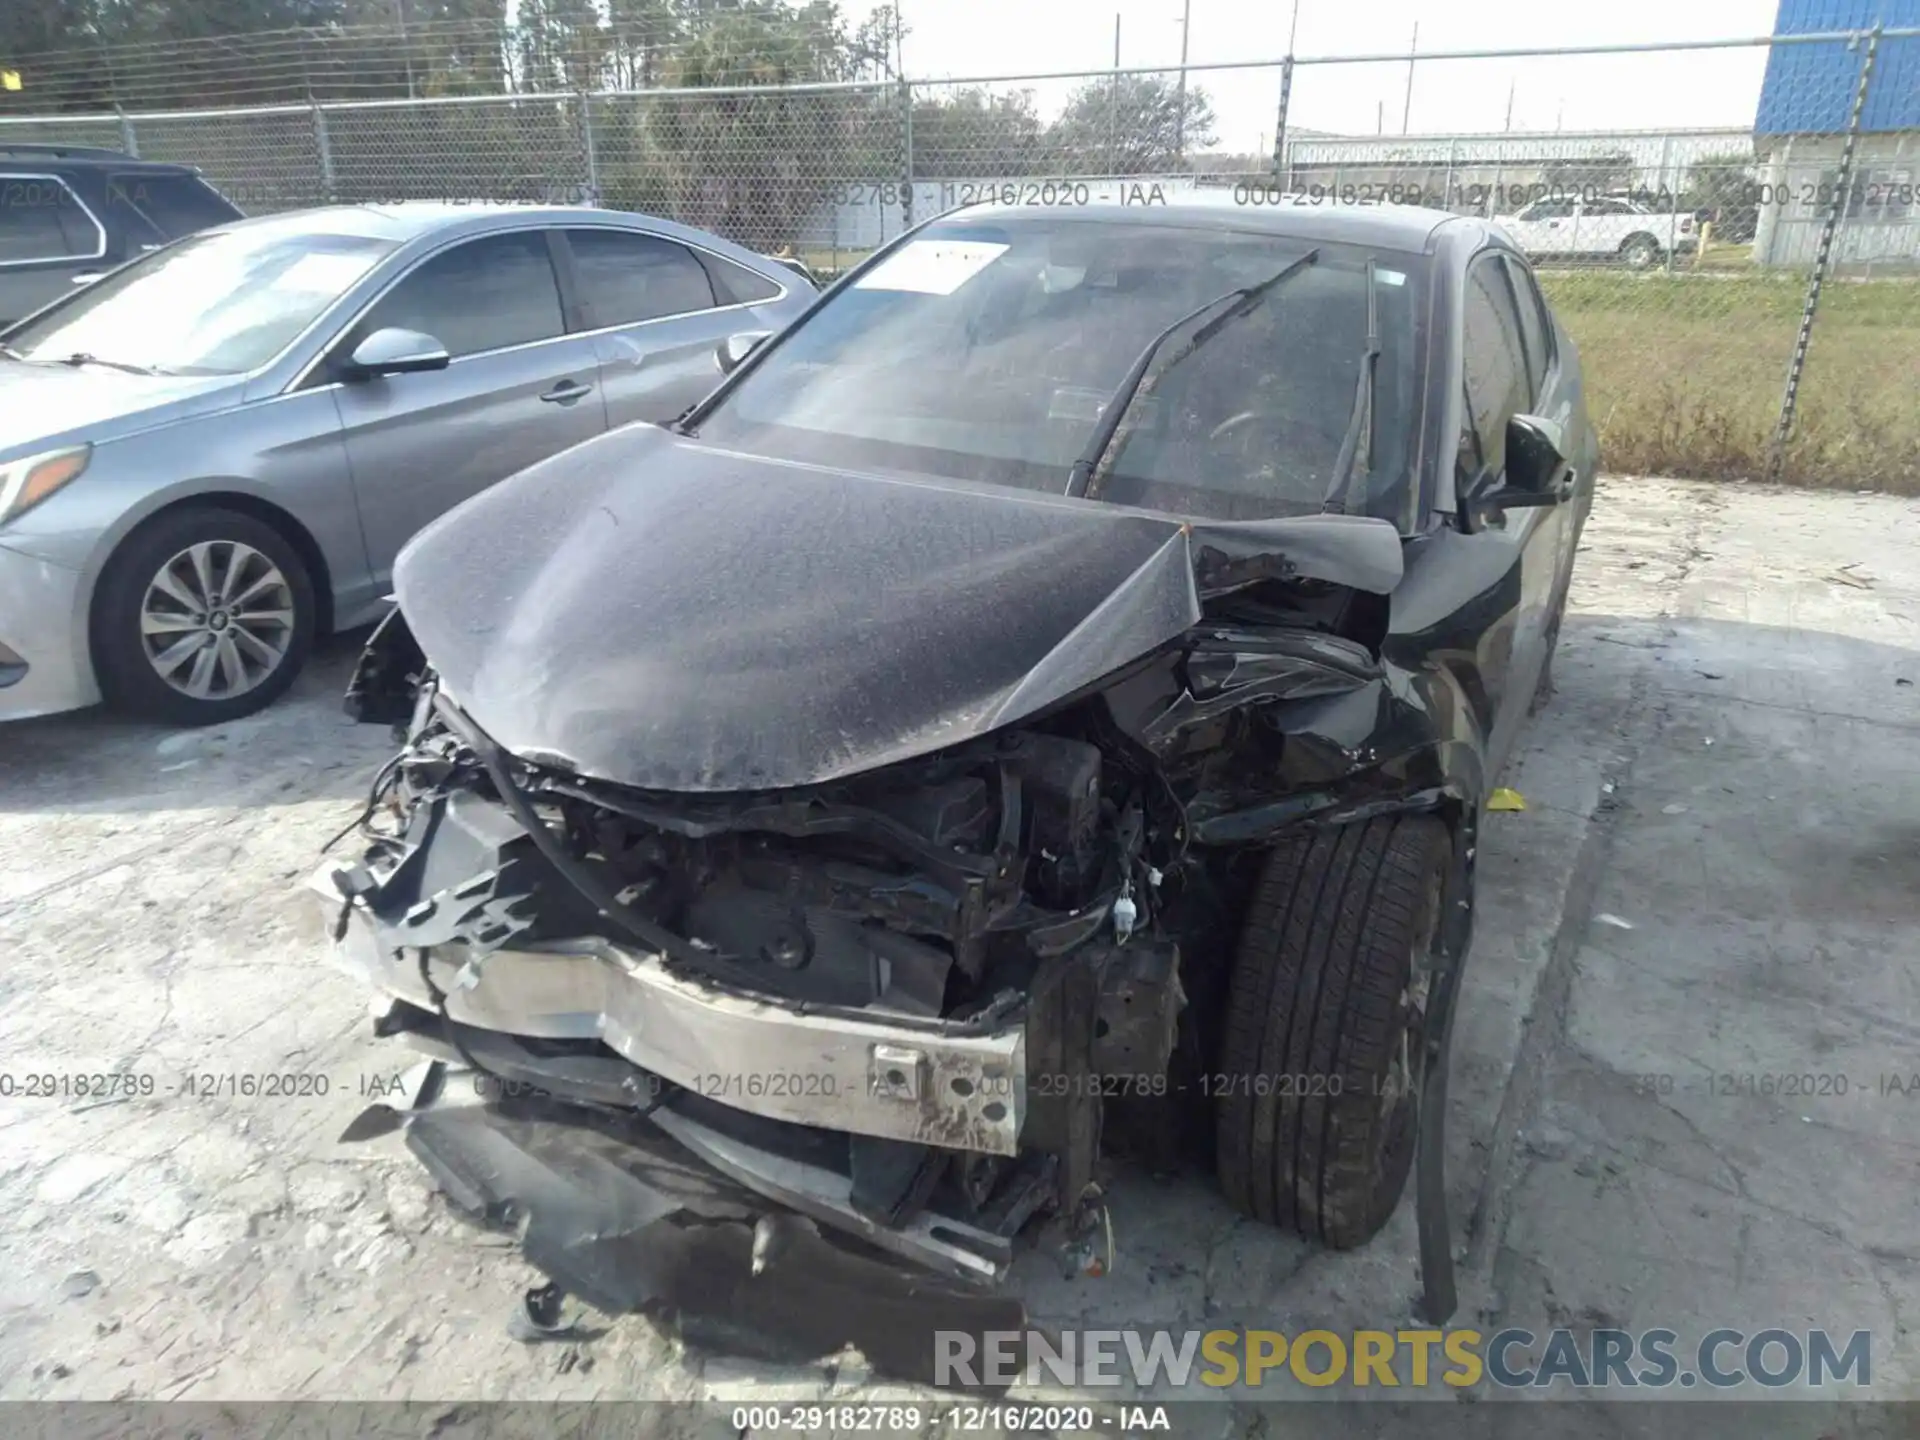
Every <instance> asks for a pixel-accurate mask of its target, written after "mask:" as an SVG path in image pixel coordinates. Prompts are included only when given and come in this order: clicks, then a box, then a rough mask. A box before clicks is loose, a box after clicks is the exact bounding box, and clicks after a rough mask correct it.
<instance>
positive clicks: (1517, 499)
mask: <svg viewBox="0 0 1920 1440" xmlns="http://www.w3.org/2000/svg"><path fill="white" fill-rule="evenodd" d="M1566 443H1567V441H1566V431H1565V430H1563V429H1562V428H1561V427H1560V425H1558V424H1557V423H1555V422H1554V421H1552V420H1547V419H1544V418H1542V417H1541V416H1538V415H1516V416H1514V417H1513V418H1512V419H1511V420H1509V421H1508V422H1507V468H1506V475H1505V476H1504V477H1503V478H1502V480H1501V483H1499V484H1498V485H1494V486H1491V487H1489V488H1488V489H1486V490H1483V491H1481V492H1480V493H1479V494H1477V495H1475V496H1474V497H1473V499H1472V502H1471V504H1472V509H1471V512H1470V513H1471V516H1472V522H1471V528H1473V529H1476V530H1477V529H1479V528H1480V527H1481V526H1483V525H1485V524H1487V523H1488V521H1489V520H1491V521H1493V522H1494V523H1496V524H1497V523H1498V522H1499V517H1500V516H1501V515H1503V514H1505V513H1506V512H1507V511H1509V510H1539V509H1545V508H1546V507H1548V506H1550V505H1563V504H1565V503H1566V502H1567V501H1569V500H1571V499H1572V498H1573V471H1572V470H1571V469H1570V468H1569V466H1568V464H1567V458H1566V453H1565V447H1566Z"/></svg>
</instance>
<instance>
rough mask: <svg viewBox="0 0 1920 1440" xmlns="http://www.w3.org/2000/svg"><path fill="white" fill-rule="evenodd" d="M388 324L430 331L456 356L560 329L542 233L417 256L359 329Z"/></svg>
mask: <svg viewBox="0 0 1920 1440" xmlns="http://www.w3.org/2000/svg"><path fill="white" fill-rule="evenodd" d="M390 325H391V326H397V327H398V328H400V329H402V330H418V331H421V332H423V333H425V334H428V335H431V336H433V337H434V339H436V340H438V341H439V342H440V343H441V344H442V345H444V346H446V349H447V354H449V355H450V356H452V357H453V358H454V359H456V360H458V359H459V358H460V357H461V356H463V355H478V354H480V353H482V352H484V351H488V350H501V349H505V348H506V347H507V346H510V345H526V344H530V343H532V342H533V341H536V340H553V339H557V338H558V337H560V336H561V335H564V334H565V333H566V329H567V327H566V323H565V322H564V321H563V320H562V318H561V313H560V287H559V282H558V281H557V280H556V279H555V278H554V273H553V260H552V257H551V255H550V254H549V252H548V250H547V237H546V234H545V233H544V232H543V231H539V230H515V231H510V232H508V233H507V234H504V235H487V236H483V237H482V238H480V239H477V240H468V241H466V242H464V243H462V244H459V245H456V246H454V247H453V248H452V249H450V250H443V251H441V252H440V253H439V254H438V255H435V256H433V257H432V258H431V259H429V260H426V261H423V262H422V263H421V264H420V265H419V266H417V267H416V268H415V269H414V270H413V272H412V273H411V274H409V275H408V276H407V277H406V278H405V279H404V280H402V281H401V282H400V283H399V284H398V285H396V286H394V287H393V289H391V290H389V291H388V292H387V293H386V295H384V296H383V297H381V299H380V300H379V301H378V302H376V303H375V305H374V307H373V310H372V311H371V312H370V313H369V314H368V316H367V317H366V319H365V320H363V321H362V322H361V324H360V327H359V334H360V335H362V336H365V335H371V334H372V333H373V332H374V331H375V330H380V329H384V328H386V327H387V326H390Z"/></svg>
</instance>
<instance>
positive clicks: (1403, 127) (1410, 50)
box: [1400, 20, 1420, 135]
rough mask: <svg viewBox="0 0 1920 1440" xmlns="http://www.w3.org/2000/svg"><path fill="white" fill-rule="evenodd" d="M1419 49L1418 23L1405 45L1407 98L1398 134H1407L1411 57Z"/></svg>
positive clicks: (1411, 72)
mask: <svg viewBox="0 0 1920 1440" xmlns="http://www.w3.org/2000/svg"><path fill="white" fill-rule="evenodd" d="M1419 49H1420V22H1419V21H1418V20H1416V21H1414V22H1413V39H1412V41H1410V42H1409V43H1408V45H1407V98H1406V103H1405V104H1404V105H1402V106H1401V108H1400V133H1401V134H1402V135H1404V134H1406V133H1407V121H1408V119H1409V118H1410V117H1411V116H1412V115H1413V57H1414V55H1415V54H1416V53H1418V51H1419Z"/></svg>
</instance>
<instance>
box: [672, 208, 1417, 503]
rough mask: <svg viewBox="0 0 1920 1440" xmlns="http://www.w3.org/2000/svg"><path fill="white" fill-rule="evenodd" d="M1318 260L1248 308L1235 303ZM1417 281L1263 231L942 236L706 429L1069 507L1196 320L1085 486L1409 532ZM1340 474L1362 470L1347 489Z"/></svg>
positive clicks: (1069, 227)
mask: <svg viewBox="0 0 1920 1440" xmlns="http://www.w3.org/2000/svg"><path fill="white" fill-rule="evenodd" d="M1309 251H1312V252H1313V253H1312V255H1311V257H1310V259H1311V263H1306V264H1301V265H1300V266H1299V267H1298V268H1297V269H1296V270H1294V271H1293V272H1292V273H1289V274H1287V275H1285V276H1284V277H1282V278H1279V279H1278V281H1277V283H1275V284H1273V285H1272V286H1271V288H1267V289H1264V290H1262V292H1261V293H1260V294H1259V295H1258V297H1257V298H1256V299H1255V300H1253V301H1252V302H1251V303H1247V304H1235V303H1233V301H1232V300H1231V299H1229V298H1228V297H1229V296H1230V294H1231V292H1234V291H1237V290H1242V289H1244V288H1245V287H1249V286H1258V285H1261V283H1262V282H1264V281H1270V280H1275V279H1276V277H1278V276H1280V272H1281V271H1283V270H1286V269H1287V268H1288V267H1289V266H1291V265H1293V264H1294V262H1297V261H1301V260H1302V259H1303V257H1308V252H1309ZM1370 261H1371V262H1373V263H1372V264H1371V265H1370V264H1369V262H1370ZM1424 277H1425V262H1424V261H1423V260H1422V259H1421V258H1420V257H1418V256H1412V255H1399V254H1391V253H1387V252H1374V251H1369V250H1363V249H1358V248H1354V247H1349V246H1344V245H1325V244H1320V245H1311V244H1309V243H1307V242H1303V241H1300V240H1297V239H1291V238H1289V237H1286V236H1282V235H1275V234H1269V233H1262V232H1257V231H1236V230H1226V229H1218V228H1200V227H1191V228H1189V227H1184V226H1179V225H1173V224H1163V223H1147V224H1142V223H1137V222H1136V223H1120V222H1116V221H1112V220H1093V219H1078V218H1062V217H1059V216H1056V215H1034V216H1030V217H1028V216H1022V217H1014V218H1011V219H1001V218H999V217H995V218H993V219H991V220H988V219H984V218H983V219H980V220H961V219H955V220H950V221H942V222H940V223H938V224H935V225H931V226H929V227H927V229H925V230H923V231H922V232H920V234H919V235H918V236H917V237H916V238H915V239H913V240H911V241H909V242H908V243H907V244H905V245H904V246H902V247H901V248H899V249H897V250H895V251H894V252H893V253H892V254H891V255H889V256H888V257H887V258H886V259H884V260H882V261H881V262H880V263H879V264H878V265H876V266H874V267H873V268H872V269H870V270H868V271H867V272H866V273H865V274H864V275H862V276H861V277H860V278H859V279H857V280H856V281H855V282H854V283H853V284H851V285H850V286H848V287H846V288H844V289H842V290H841V291H840V292H839V293H838V294H837V295H835V296H834V298H833V299H831V300H829V301H828V302H827V303H826V304H825V305H823V306H822V307H821V309H820V310H819V311H817V312H816V313H815V314H814V315H812V316H811V317H810V318H809V319H807V320H806V321H805V322H804V323H802V324H801V325H800V326H799V327H798V328H797V329H795V330H794V331H792V332H791V333H790V334H789V335H787V336H786V337H785V338H784V339H783V340H781V341H780V342H779V344H778V346H777V347H776V348H775V349H773V350H772V351H770V352H769V353H768V354H767V355H766V356H765V358H764V360H763V361H762V362H761V363H760V364H759V365H757V366H756V367H755V368H754V370H753V371H752V372H751V373H750V374H748V375H746V376H744V377H742V379H741V382H740V384H739V385H738V386H737V387H736V388H735V389H734V390H733V392H732V393H731V394H729V395H727V396H726V397H725V398H723V399H722V400H721V401H719V402H718V404H717V405H716V407H715V408H714V409H713V410H712V411H711V412H709V413H708V414H707V415H706V416H704V417H702V418H701V419H700V420H699V422H698V427H697V428H698V431H699V434H700V435H701V436H702V437H703V438H704V439H707V440H709V441H711V442H712V443H715V444H718V445H725V446H730V447H733V448H736V449H741V450H748V451H752V452H755V453H760V454H768V455H775V456H785V457H790V458H793V459H798V460H805V461H810V462H814V463H819V464H828V465H843V466H848V467H853V468H869V469H887V470H897V471H907V472H917V473H921V474H929V475H940V476H948V477H952V478H954V479H962V480H974V481H985V482H988V483H992V484H1001V485H1013V486H1019V487H1021V488H1024V489H1031V490H1045V491H1050V492H1053V493H1065V492H1066V491H1067V489H1068V485H1069V476H1070V473H1071V472H1072V470H1073V466H1074V462H1075V461H1076V460H1079V459H1082V458H1083V452H1084V451H1085V450H1086V449H1087V447H1088V445H1089V442H1090V441H1092V440H1093V439H1094V437H1095V435H1096V431H1097V428H1098V425H1099V421H1100V417H1101V412H1102V410H1103V409H1104V408H1105V407H1106V406H1107V405H1108V404H1109V403H1110V402H1111V401H1113V400H1114V399H1115V392H1116V390H1117V389H1118V388H1120V387H1121V386H1122V385H1123V384H1124V382H1126V380H1127V379H1128V373H1129V371H1130V369H1131V368H1132V367H1134V366H1135V364H1136V363H1137V362H1138V360H1139V358H1140V356H1141V354H1142V353H1143V351H1144V350H1145V348H1146V347H1147V346H1148V345H1149V344H1150V343H1151V342H1152V341H1153V340H1154V339H1155V337H1156V336H1157V335H1159V334H1160V333H1161V332H1162V331H1163V330H1165V329H1166V328H1167V327H1168V326H1170V325H1176V322H1180V321H1181V317H1182V316H1188V315H1190V316H1191V318H1190V319H1189V320H1188V321H1187V322H1185V323H1181V324H1178V326H1177V328H1176V330H1175V332H1174V333H1173V334H1171V335H1169V336H1168V337H1167V339H1166V340H1165V342H1164V343H1162V344H1161V345H1160V346H1159V348H1158V350H1157V351H1156V353H1155V356H1154V359H1153V362H1152V364H1151V365H1150V366H1149V367H1148V370H1147V373H1146V375H1145V377H1144V383H1143V384H1142V385H1141V387H1140V391H1139V394H1138V396H1137V398H1136V399H1135V400H1134V402H1133V404H1132V405H1131V406H1130V407H1129V408H1128V411H1127V413H1126V415H1125V423H1124V425H1122V426H1120V427H1119V430H1118V434H1117V437H1116V438H1115V440H1114V441H1113V443H1112V446H1111V447H1110V449H1109V451H1108V453H1107V455H1106V456H1105V459H1104V460H1103V461H1102V463H1101V466H1100V475H1099V478H1098V481H1097V484H1096V485H1095V486H1094V487H1093V489H1092V492H1091V493H1093V494H1095V495H1097V497H1098V498H1100V499H1104V500H1109V501H1114V502H1117V503H1120V504H1125V505H1136V506H1141V507H1144V508H1148V509H1155V510H1164V511H1171V512H1173V513H1176V514H1184V515H1192V516H1195V517H1199V518H1205V519H1216V520H1240V519H1255V518H1264V517H1269V516H1280V515H1299V514H1306V513H1313V512H1317V511H1320V510H1322V509H1323V508H1340V509H1346V510H1349V511H1354V512H1362V513H1367V514H1372V515H1379V516H1382V517H1384V518H1388V519H1394V520H1399V519H1401V518H1402V517H1403V515H1404V513H1405V509H1404V502H1405V498H1406V495H1407V490H1408V485H1409V475H1408V471H1409V469H1410V467H1411V465H1412V463H1413V458H1414V446H1413V432H1414V429H1415V421H1416V420H1417V417H1418V413H1419V406H1418V394H1419V380H1420V364H1419V358H1418V357H1419V356H1420V354H1421V352H1422V345H1421V342H1422V338H1423V326H1424V322H1423V319H1422V316H1423V314H1424V310H1423V289H1424V285H1423V282H1424ZM1370 296H1371V299H1372V302H1373V311H1372V320H1373V323H1374V325H1375V327H1376V329H1377V335H1378V342H1379V353H1378V358H1377V360H1376V361H1375V363H1374V365H1373V367H1372V374H1371V379H1370V381H1368V380H1367V379H1366V377H1364V376H1363V368H1364V366H1365V363H1366V362H1365V356H1366V354H1367V352H1368V350H1369V348H1370V346H1369V298H1370ZM1213 301H1219V302H1220V303H1218V304H1217V305H1216V304H1210V303H1209V302H1213ZM1222 316H1225V318H1224V320H1223V319H1222V318H1221V317H1222ZM1369 392H1370V393H1369ZM1363 397H1364V398H1363ZM1356 417H1357V418H1356ZM1356 426H1357V427H1359V428H1360V429H1362V430H1364V431H1365V434H1364V435H1363V436H1359V437H1355V441H1350V440H1349V431H1350V430H1353V429H1354V428H1355V427H1356ZM1356 441H1357V443H1355V442H1356ZM1343 469H1344V470H1351V471H1355V472H1358V473H1356V474H1354V475H1353V476H1352V483H1351V485H1350V486H1346V485H1345V484H1344V481H1345V478H1346V477H1344V476H1343V475H1342V474H1341V472H1342V470H1343ZM1343 490H1346V491H1349V492H1350V495H1349V496H1348V497H1347V498H1344V499H1342V498H1336V499H1335V501H1334V503H1333V504H1332V505H1331V506H1330V505H1329V497H1330V496H1335V497H1339V496H1340V494H1341V492H1342V491H1343Z"/></svg>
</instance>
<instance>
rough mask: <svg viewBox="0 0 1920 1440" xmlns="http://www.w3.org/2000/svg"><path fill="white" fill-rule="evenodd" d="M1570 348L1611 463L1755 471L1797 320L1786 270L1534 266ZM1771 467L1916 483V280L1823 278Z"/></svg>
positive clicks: (1845, 481)
mask: <svg viewBox="0 0 1920 1440" xmlns="http://www.w3.org/2000/svg"><path fill="white" fill-rule="evenodd" d="M1541 278H1542V285H1543V286H1544V288H1545V289H1546V291H1547V295H1548V298H1549V299H1550V300H1551V301H1552V302H1553V307H1554V309H1555V311H1556V312H1557V313H1558V314H1559V316H1560V318H1561V319H1562V321H1564V322H1565V324H1566V327H1567V329H1568V330H1569V331H1570V332H1571V333H1572V335H1573V338H1574V341H1575V343H1576V344H1577V345H1578V346H1579V347H1580V355H1581V361H1582V364H1583V365H1584V367H1585V370H1586V375H1587V383H1588V387H1589V396H1588V404H1589V408H1590V410H1591V413H1592V415H1593V419H1594V423H1595V424H1596V425H1597V426H1598V427H1599V430H1600V444H1601V454H1602V456H1603V458H1604V460H1605V462H1606V466H1607V468H1608V469H1609V470H1613V471H1624V472H1627V473H1632V474H1659V475H1687V476H1699V477H1703V478H1729V479H1730V478H1735V477H1739V476H1760V475H1763V474H1765V472H1766V467H1767V457H1768V454H1769V451H1770V449H1771V447H1772V444H1773V434H1774V427H1775V424H1776V423H1777V421H1778V418H1779V413H1780V397H1781V391H1782V389H1783V388H1784V386H1785V384H1786V376H1787V363H1788V360H1789V358H1790V357H1791V355H1792V353H1793V343H1794V337H1795V335H1797V334H1798V332H1799V328H1800V312H1801V306H1802V303H1803V302H1804V299H1805V282H1804V280H1803V279H1801V278H1800V277H1797V276H1789V277H1781V278H1778V279H1776V278H1773V277H1770V276H1766V275H1758V274H1753V275H1671V276H1669V275H1645V276H1640V275H1622V274H1617V273H1604V272H1594V273H1564V274H1548V275H1544V276H1542V277H1541ZM1782 478H1783V479H1785V480H1787V481H1789V482H1791V483H1795V484H1801V485H1809V486H1816V487H1837V488H1847V489H1853V488H1862V487H1867V488H1873V489H1882V490H1891V491H1894V492H1896V493H1900V494H1920V283H1916V282H1915V281H1912V280H1905V279H1895V280H1872V281H1851V280H1847V281H1834V282H1832V283H1830V284H1829V285H1828V286H1827V287H1826V289H1825V291H1824V293H1823V295H1822V297H1821V302H1820V312H1819V318H1818V320H1817V322H1816V323H1815V326H1814V330H1813V342H1812V345H1811V347H1810V348H1809V350H1808V353H1807V367H1806V373H1805V375H1804V376H1803V378H1802V380H1801V384H1800V393H1799V402H1798V407H1797V418H1796V423H1795V427H1794V434H1793V438H1792V440H1791V442H1790V443H1789V444H1788V447H1787V452H1786V457H1785V468H1784V471H1783V474H1782Z"/></svg>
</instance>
